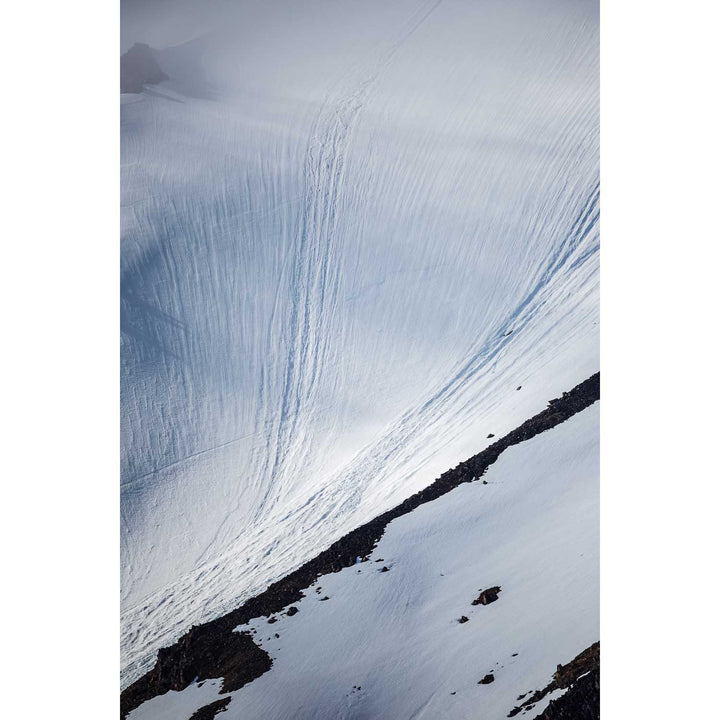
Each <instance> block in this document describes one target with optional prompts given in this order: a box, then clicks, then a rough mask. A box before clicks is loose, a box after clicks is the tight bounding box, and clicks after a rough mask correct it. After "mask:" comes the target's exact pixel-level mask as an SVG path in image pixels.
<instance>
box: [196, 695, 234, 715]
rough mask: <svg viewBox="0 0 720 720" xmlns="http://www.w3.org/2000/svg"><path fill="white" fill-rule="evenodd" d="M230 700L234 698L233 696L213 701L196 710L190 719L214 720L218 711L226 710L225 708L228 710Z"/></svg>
mask: <svg viewBox="0 0 720 720" xmlns="http://www.w3.org/2000/svg"><path fill="white" fill-rule="evenodd" d="M230 700H232V698H230V697H226V698H221V699H220V700H216V701H215V702H211V703H210V704H209V705H205V706H204V707H201V708H200V709H199V710H197V711H196V712H194V713H193V714H192V715H191V716H190V720H213V718H214V717H215V716H216V715H217V714H218V713H221V712H225V710H227V706H228V705H229V704H230Z"/></svg>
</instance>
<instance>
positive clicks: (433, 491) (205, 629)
mask: <svg viewBox="0 0 720 720" xmlns="http://www.w3.org/2000/svg"><path fill="white" fill-rule="evenodd" d="M599 398H600V373H596V374H595V375H593V376H592V377H590V378H588V379H587V380H585V381H584V382H582V383H580V384H579V385H577V386H576V387H575V388H573V389H572V390H571V391H570V392H566V393H563V396H562V397H561V398H557V399H555V400H551V401H550V402H549V403H548V407H547V408H546V409H545V410H543V411H542V412H540V413H538V414H537V415H535V417H533V418H530V419H529V420H526V421H525V422H524V423H523V424H522V425H520V426H519V427H518V428H516V429H515V430H513V431H511V432H510V433H508V434H507V435H505V436H504V437H502V438H500V439H499V440H496V441H495V442H494V443H492V444H491V445H490V446H489V447H487V448H485V450H483V451H482V452H480V453H478V454H477V455H474V456H473V457H471V458H469V459H468V460H466V461H465V462H461V463H460V464H459V465H457V466H456V467H455V468H453V469H452V470H448V471H447V472H445V473H443V474H442V475H441V476H440V477H439V478H438V479H437V480H435V481H434V482H433V483H432V484H431V485H429V486H428V487H426V488H425V489H424V490H421V491H419V492H417V493H415V494H414V495H412V496H411V497H409V498H408V499H407V500H405V501H404V502H402V503H400V505H397V506H396V507H394V508H392V509H391V510H388V511H387V512H384V513H383V514H382V515H378V517H376V518H374V519H373V520H370V521H369V522H367V523H365V525H361V526H360V527H358V528H356V529H355V530H352V531H351V532H349V533H348V534H347V535H345V536H344V537H342V538H340V540H337V541H336V542H335V543H333V544H332V545H331V546H330V547H329V548H328V549H327V550H324V551H323V552H321V553H320V554H319V555H317V556H316V557H315V558H313V559H312V560H309V561H308V562H306V563H305V564H304V565H302V566H301V567H299V568H298V569H297V570H295V571H294V572H292V573H290V574H289V575H286V576H285V577H284V578H282V579H281V580H278V581H277V582H275V583H273V584H272V585H270V586H269V587H268V588H267V590H265V591H264V592H262V593H261V594H260V595H257V596H255V597H254V598H251V599H249V600H247V601H246V602H245V603H243V605H241V606H240V607H238V608H237V609H236V610H232V611H231V612H229V613H227V614H226V615H223V616H222V617H219V618H217V619H216V620H211V621H210V622H207V623H204V624H203V625H198V626H194V627H193V628H191V629H190V630H189V631H188V632H187V633H185V635H183V636H182V637H181V638H180V639H179V640H178V641H177V642H176V643H175V644H174V645H172V646H170V647H169V648H164V649H162V650H160V651H159V652H158V659H157V662H156V664H155V667H154V668H153V669H152V670H150V671H149V672H148V673H146V674H145V675H143V676H142V677H141V678H138V680H136V681H135V682H134V683H133V684H132V685H129V686H128V687H127V688H125V690H124V691H123V692H122V694H121V696H120V712H121V717H125V716H126V715H127V714H128V713H130V712H131V711H132V710H134V709H135V708H136V707H138V706H139V705H141V704H142V703H143V702H145V701H146V700H149V699H150V698H153V697H155V696H156V695H160V694H162V693H164V692H167V691H168V690H183V689H184V688H186V687H187V686H188V685H189V684H190V683H191V682H193V680H194V679H195V678H196V677H197V678H198V679H199V680H207V679H209V678H219V677H224V678H225V682H224V684H223V691H224V692H229V691H231V690H236V689H238V688H240V687H242V686H243V685H244V684H245V683H248V682H250V681H252V680H254V679H255V678H257V677H260V675H262V674H263V673H264V672H266V671H267V670H269V669H270V667H271V665H272V660H271V659H270V656H269V655H268V654H267V653H266V652H265V651H264V650H261V649H260V648H259V647H258V646H257V645H255V644H254V643H253V641H252V638H251V637H250V635H249V634H248V633H234V632H233V630H234V628H236V627H238V626H240V625H245V624H247V623H248V622H249V621H250V620H252V619H253V618H257V617H263V616H265V617H268V616H270V615H272V614H274V613H278V612H280V611H281V610H283V609H284V608H286V607H287V606H288V605H291V604H292V603H295V602H298V601H299V600H300V599H301V598H303V597H304V593H303V590H305V589H307V588H309V587H310V586H311V585H312V584H313V583H314V582H315V581H316V580H317V579H318V577H320V576H321V575H325V574H327V573H331V572H339V571H340V570H342V569H343V568H346V567H351V566H352V565H355V561H356V558H358V557H361V558H362V557H365V556H367V555H370V553H371V552H372V551H373V548H374V547H375V545H376V544H377V543H378V541H379V540H380V538H381V537H382V535H383V533H384V532H385V528H386V527H387V525H388V523H390V522H391V521H392V520H395V519H396V518H399V517H402V516H403V515H407V514H408V513H409V512H412V511H413V510H415V508H417V507H419V506H420V505H424V504H425V503H428V502H432V501H433V500H436V499H437V498H439V497H442V496H443V495H445V494H446V493H448V492H450V491H451V490H453V489H455V488H456V487H458V486H459V485H461V484H462V483H467V482H473V481H474V480H478V479H479V478H481V477H482V476H483V475H484V474H485V472H486V471H487V469H488V468H489V467H490V465H492V464H493V463H494V462H495V461H496V460H497V459H498V458H499V457H500V455H501V454H502V453H503V451H504V450H506V449H507V448H508V447H511V446H512V445H517V444H518V443H521V442H523V441H525V440H530V439H531V438H533V437H535V436H536V435H538V434H540V433H542V432H544V431H545V430H550V429H551V428H554V427H555V426H556V425H559V424H560V423H562V422H564V421H565V420H567V419H568V418H570V417H572V416H573V415H575V414H576V413H578V412H580V411H581V410H584V409H585V408H587V407H589V406H590V405H592V404H593V403H594V402H596V401H597V400H599ZM388 570H389V568H387V567H383V568H382V570H381V572H387V571H388ZM238 638H241V639H240V640H239V639H238Z"/></svg>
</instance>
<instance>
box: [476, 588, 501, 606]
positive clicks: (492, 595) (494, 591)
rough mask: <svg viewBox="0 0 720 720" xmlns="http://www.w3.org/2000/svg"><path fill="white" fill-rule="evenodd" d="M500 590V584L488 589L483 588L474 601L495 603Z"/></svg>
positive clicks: (480, 603)
mask: <svg viewBox="0 0 720 720" xmlns="http://www.w3.org/2000/svg"><path fill="white" fill-rule="evenodd" d="M499 592H500V586H499V585H495V586H493V587H491V588H488V589H487V590H483V591H482V592H481V593H480V594H479V595H478V596H477V597H476V598H475V599H474V600H473V601H472V604H473V605H489V604H490V603H494V602H495V601H496V600H497V599H498V593H499Z"/></svg>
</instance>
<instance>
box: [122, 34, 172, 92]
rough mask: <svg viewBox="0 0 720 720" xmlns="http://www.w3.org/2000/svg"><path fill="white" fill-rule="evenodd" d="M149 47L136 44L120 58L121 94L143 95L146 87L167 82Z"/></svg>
mask: <svg viewBox="0 0 720 720" xmlns="http://www.w3.org/2000/svg"><path fill="white" fill-rule="evenodd" d="M167 79H168V76H167V75H166V74H165V73H164V72H163V71H162V70H161V69H160V65H159V64H158V61H157V59H156V58H155V53H154V52H153V50H152V48H151V47H150V46H149V45H145V44H144V43H135V44H134V45H133V46H132V47H131V48H130V49H129V50H128V51H127V52H126V53H125V54H124V55H123V56H121V58H120V92H121V93H141V92H142V91H143V86H144V85H155V84H156V83H159V82H162V81H163V80H167Z"/></svg>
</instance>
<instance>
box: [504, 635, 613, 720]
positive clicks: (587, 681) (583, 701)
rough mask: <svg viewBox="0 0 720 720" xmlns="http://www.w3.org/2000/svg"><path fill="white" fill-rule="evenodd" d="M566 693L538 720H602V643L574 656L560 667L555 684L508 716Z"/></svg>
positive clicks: (537, 693)
mask: <svg viewBox="0 0 720 720" xmlns="http://www.w3.org/2000/svg"><path fill="white" fill-rule="evenodd" d="M563 689H567V692H566V693H565V694H564V695H562V696H560V697H559V698H557V699H555V700H551V701H550V704H549V705H548V706H547V707H546V708H545V710H544V711H543V712H542V713H541V714H540V715H538V720H540V718H543V720H596V718H599V717H600V643H599V642H596V643H594V644H592V645H591V646H590V647H589V648H586V649H585V650H583V651H582V652H581V653H580V654H579V655H577V656H575V657H574V658H573V659H572V660H571V661H570V662H569V663H568V664H567V665H558V667H557V671H556V672H555V674H554V675H553V679H552V681H551V682H550V683H549V684H548V685H547V686H545V687H544V688H543V689H542V690H538V691H537V692H534V693H533V694H532V695H531V696H530V697H529V698H528V699H527V700H526V701H525V702H524V703H523V704H522V705H519V706H517V707H514V708H513V709H512V710H511V711H510V713H509V714H508V717H509V718H511V717H515V715H518V714H519V713H520V712H521V711H522V710H523V709H525V708H527V707H532V706H533V705H535V703H537V702H539V701H540V700H542V699H543V698H544V697H545V696H546V695H547V694H549V693H551V692H553V691H554V690H563Z"/></svg>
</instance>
